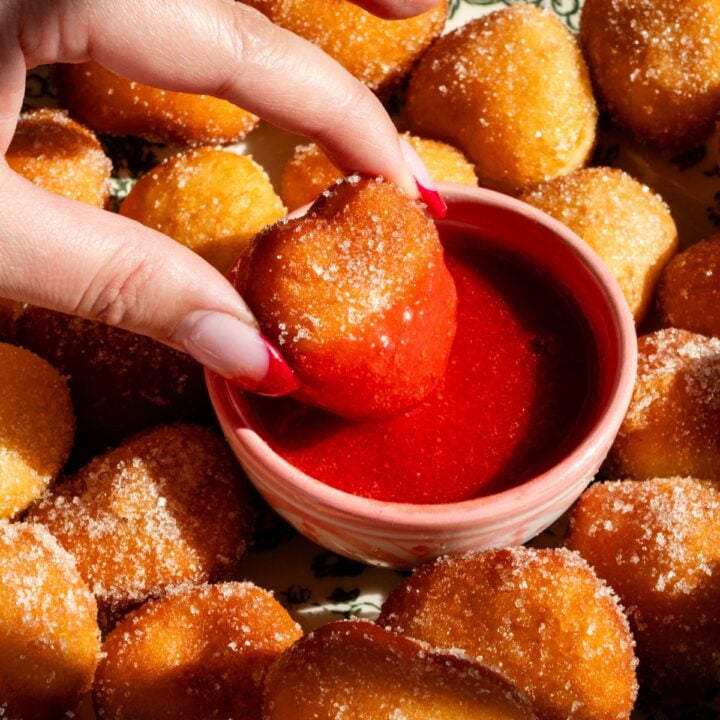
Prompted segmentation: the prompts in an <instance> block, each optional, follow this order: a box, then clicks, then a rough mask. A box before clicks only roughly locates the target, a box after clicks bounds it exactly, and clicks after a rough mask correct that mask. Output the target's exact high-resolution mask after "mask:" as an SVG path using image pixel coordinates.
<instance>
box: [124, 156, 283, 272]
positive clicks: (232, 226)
mask: <svg viewBox="0 0 720 720" xmlns="http://www.w3.org/2000/svg"><path fill="white" fill-rule="evenodd" d="M120 214H121V215H125V216H126V217H129V218H132V219H133V220H138V221H139V222H141V223H143V225H147V226H148V227H151V228H153V229H155V230H159V231H160V232H162V233H165V234H166V235H169V236H170V237H171V238H173V239H174V240H177V241H178V242H179V243H181V244H183V245H185V246H186V247H189V248H190V249H191V250H193V251H194V252H196V253H198V255H200V256H201V257H203V258H205V259H206V260H207V261H208V262H209V263H210V264H211V265H214V266H215V267H216V268H217V269H218V270H220V272H222V273H224V272H226V271H227V270H228V268H229V267H230V265H231V263H232V262H233V261H234V260H235V258H237V256H238V255H240V254H241V253H242V252H243V251H244V250H245V248H246V246H247V245H248V243H249V242H250V240H251V239H252V237H253V236H254V235H255V234H256V233H258V232H260V230H262V229H263V228H264V227H265V226H266V225H270V224H271V223H273V222H275V221H276V220H279V219H280V218H281V217H283V216H284V215H285V208H284V206H283V204H282V202H281V201H280V198H279V197H278V196H277V195H276V194H275V191H274V190H273V186H272V184H271V183H270V179H269V178H268V176H267V174H266V173H265V171H264V170H263V169H262V168H261V167H260V166H259V165H258V164H257V163H256V162H254V161H253V160H252V158H250V157H247V156H244V155H239V154H237V153H234V152H230V151H228V150H222V149H219V148H211V147H202V148H195V149H192V150H188V151H186V152H183V153H180V154H178V155H174V156H172V157H170V158H168V159H167V160H165V161H164V162H162V163H161V164H160V165H158V166H157V167H155V168H154V169H153V170H150V171H149V172H148V173H146V174H145V175H143V176H142V177H141V178H140V179H139V180H138V181H137V183H135V185H134V186H133V188H132V190H131V191H130V193H129V194H128V196H127V197H126V198H125V200H124V201H123V204H122V205H121V207H120Z"/></svg>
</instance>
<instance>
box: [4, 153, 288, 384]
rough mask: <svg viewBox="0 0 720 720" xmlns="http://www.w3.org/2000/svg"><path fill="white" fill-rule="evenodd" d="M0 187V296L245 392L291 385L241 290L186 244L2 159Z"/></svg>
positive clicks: (276, 354) (285, 371)
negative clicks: (216, 376)
mask: <svg viewBox="0 0 720 720" xmlns="http://www.w3.org/2000/svg"><path fill="white" fill-rule="evenodd" d="M0 187H2V188H3V192H2V193H0V217H2V218H3V225H2V228H1V229H0V295H2V296H4V297H8V298H12V299H15V300H21V301H24V302H28V303H31V304H34V305H40V306H42V307H47V308H51V309H53V310H59V311H61V312H65V313H69V314H72V315H79V316H81V317H84V318H88V319H91V320H100V321H102V322H106V323H109V324H111V325H116V326H118V327H122V328H124V329H126V330H131V331H133V332H137V333H141V334H143V335H148V336H150V337H153V338H155V339H157V340H160V341H161V342H164V343H166V344H168V345H170V346H171V347H174V348H176V349H179V350H184V351H185V352H188V353H189V354H190V355H192V356H193V357H194V358H195V359H196V360H198V361H199V362H201V363H202V364H204V365H205V366H207V367H209V368H211V369H212V370H214V371H216V372H218V373H220V374H222V375H224V376H225V377H228V378H231V379H233V380H235V381H236V382H238V384H240V385H243V386H245V387H246V388H247V389H252V390H254V391H255V392H261V393H264V394H269V395H281V394H285V393H287V392H290V391H291V390H293V389H295V381H294V378H293V375H292V371H291V370H290V369H289V367H288V366H287V365H286V364H285V363H284V361H283V360H282V359H281V357H280V355H279V354H278V353H277V351H275V350H274V348H272V346H270V345H269V343H268V342H267V340H265V338H264V337H263V336H262V335H261V334H260V332H259V330H258V328H257V325H256V323H255V320H254V318H253V316H252V314H251V312H250V311H249V309H248V308H247V306H246V305H245V303H244V302H243V300H242V298H241V297H240V296H239V295H238V293H237V292H236V291H235V289H234V288H233V287H232V285H231V284H230V283H229V282H228V281H227V280H226V279H225V278H224V277H223V276H222V275H221V274H220V273H219V272H218V271H217V270H215V269H214V268H213V267H212V266H211V265H209V264H208V263H206V262H205V261H204V260H203V259H202V258H200V257H199V256H198V255H196V254H195V253H193V252H192V251H191V250H189V249H187V248H186V247H184V246H183V245H180V244H179V243H177V242H175V241H174V240H172V239H171V238H169V237H167V236H166V235H163V234H161V233H159V232H156V231H154V230H151V229H150V228H146V227H144V226H143V225H141V224H139V223H137V222H134V221H133V220H130V219H128V218H124V217H121V216H119V215H115V214H113V213H109V212H105V211H103V210H99V209H97V208H93V207H90V206H88V205H84V204H82V203H78V202H74V201H72V200H68V199H67V198H63V197H60V196H57V195H54V194H52V193H49V192H47V191H45V190H43V189H41V188H39V187H37V186H36V185H34V184H33V183H31V182H29V181H27V180H25V179H24V178H21V177H20V176H18V175H16V174H15V173H14V172H12V171H11V170H10V169H9V168H8V167H7V166H6V165H5V166H1V167H0Z"/></svg>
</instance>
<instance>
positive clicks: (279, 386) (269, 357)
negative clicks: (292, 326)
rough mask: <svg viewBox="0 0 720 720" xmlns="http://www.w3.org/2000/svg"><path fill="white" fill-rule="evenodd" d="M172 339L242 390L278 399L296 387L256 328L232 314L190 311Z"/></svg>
mask: <svg viewBox="0 0 720 720" xmlns="http://www.w3.org/2000/svg"><path fill="white" fill-rule="evenodd" d="M173 340H174V341H175V342H176V343H177V344H178V345H179V346H180V347H182V348H184V349H185V351H186V352H187V353H188V354H189V355H191V356H192V357H194V358H195V359H196V360H197V361H198V362H200V363H202V364H203V365H204V366H205V367H208V368H210V369H211V370H214V371H215V372H216V373H218V374H220V375H222V376H223V377H226V378H228V379H229V380H231V381H232V382H234V383H236V384H237V385H238V386H239V387H241V388H242V389H243V390H248V391H250V392H256V393H259V394H262V395H272V396H278V395H287V394H288V393H290V392H292V391H293V390H297V388H298V386H299V383H298V382H297V379H296V378H295V375H294V374H293V371H292V370H291V369H290V367H289V366H288V365H287V363H286V362H285V361H284V360H283V358H282V356H281V355H280V353H279V352H278V351H277V350H276V349H275V348H274V347H272V345H270V343H269V342H268V341H267V340H266V339H265V338H264V337H263V336H262V334H261V333H260V332H259V331H258V329H257V328H255V327H253V326H252V325H249V324H248V323H245V322H243V321H242V320H239V319H238V318H236V317H234V316H232V315H228V314H226V313H222V312H212V311H207V310H197V311H195V312H191V313H190V314H189V315H187V317H185V319H184V320H182V322H181V323H180V324H179V325H178V326H177V328H176V330H175V334H174V336H173Z"/></svg>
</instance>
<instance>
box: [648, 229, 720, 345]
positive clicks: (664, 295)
mask: <svg viewBox="0 0 720 720" xmlns="http://www.w3.org/2000/svg"><path fill="white" fill-rule="evenodd" d="M657 305H658V310H659V312H660V318H661V320H662V322H663V324H665V325H670V326H672V327H676V328H682V329H684V330H690V331H691V332H694V333H699V334H700V335H711V336H713V337H720V235H713V236H711V237H709V238H707V239H706V240H701V241H700V242H698V243H696V244H695V245H691V246H690V247H689V248H688V249H687V250H684V251H683V252H681V253H679V254H678V255H676V256H675V257H674V258H673V259H672V260H671V261H670V262H669V263H668V264H667V265H666V267H665V269H664V271H663V273H662V276H661V278H660V284H659V286H658V292H657Z"/></svg>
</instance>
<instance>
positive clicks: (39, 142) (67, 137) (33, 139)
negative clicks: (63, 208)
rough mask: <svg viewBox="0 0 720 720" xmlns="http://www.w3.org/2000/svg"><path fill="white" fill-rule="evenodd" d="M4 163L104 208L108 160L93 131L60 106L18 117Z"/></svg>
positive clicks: (38, 181) (48, 187) (52, 189)
mask: <svg viewBox="0 0 720 720" xmlns="http://www.w3.org/2000/svg"><path fill="white" fill-rule="evenodd" d="M5 159H6V160H7V162H8V165H9V166H10V167H11V168H12V169H13V170H15V172H17V173H20V175H22V176H23V177H25V178H27V179H28V180H32V182H34V183H35V184H36V185H40V187H43V188H45V189H46V190H50V192H54V193H57V194H58V195H65V196H66V197H69V198H71V199H73V200H80V201H82V202H86V203H88V204H90V205H97V207H103V206H104V205H105V201H106V200H107V198H108V194H109V192H110V173H111V172H112V163H111V162H110V158H108V157H107V156H106V155H105V153H104V152H103V149H102V147H101V146H100V143H99V142H98V140H97V138H96V137H95V135H94V134H93V133H92V131H90V130H88V128H86V127H83V126H82V125H80V123H78V122H75V120H71V119H70V118H69V117H68V116H67V114H66V113H65V112H63V111H62V110H51V109H49V108H45V109H42V110H33V111H32V112H28V113H23V114H22V115H20V117H19V118H18V124H17V129H16V130H15V136H14V137H13V139H12V142H11V143H10V147H9V148H8V151H7V153H6V155H5Z"/></svg>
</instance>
